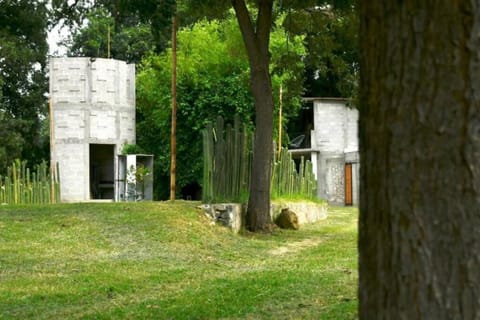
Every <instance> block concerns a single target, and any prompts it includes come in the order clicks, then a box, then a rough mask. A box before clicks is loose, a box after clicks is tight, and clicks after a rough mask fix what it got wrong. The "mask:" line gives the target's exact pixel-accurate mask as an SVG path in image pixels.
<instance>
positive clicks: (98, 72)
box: [50, 58, 135, 201]
mask: <svg viewBox="0 0 480 320" xmlns="http://www.w3.org/2000/svg"><path fill="white" fill-rule="evenodd" d="M50 97H51V103H52V110H53V112H52V121H53V134H52V136H53V145H52V147H51V159H52V161H53V162H57V163H59V167H60V180H61V197H62V200H63V201H85V200H89V199H90V164H89V162H90V155H89V152H90V151H89V150H90V149H89V146H90V144H105V145H114V146H115V148H114V150H115V152H114V153H115V155H116V154H117V153H119V152H120V149H121V146H122V145H123V144H124V143H129V144H133V143H135V65H127V64H126V63H125V62H123V61H118V60H113V59H98V58H97V59H90V58H51V59H50ZM115 155H114V156H115ZM114 159H116V157H114ZM115 165H116V164H115Z"/></svg>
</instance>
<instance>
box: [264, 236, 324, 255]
mask: <svg viewBox="0 0 480 320" xmlns="http://www.w3.org/2000/svg"><path fill="white" fill-rule="evenodd" d="M320 243H322V239H304V240H301V241H295V242H291V243H289V244H287V245H285V246H281V247H278V248H274V249H272V250H270V251H269V254H271V255H274V256H281V255H284V254H289V253H297V252H299V251H303V250H305V249H308V248H312V247H315V246H318V245H319V244H320Z"/></svg>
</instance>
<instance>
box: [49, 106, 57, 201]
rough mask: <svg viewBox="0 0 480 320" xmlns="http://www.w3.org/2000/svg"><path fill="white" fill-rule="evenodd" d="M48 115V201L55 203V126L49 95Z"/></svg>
mask: <svg viewBox="0 0 480 320" xmlns="http://www.w3.org/2000/svg"><path fill="white" fill-rule="evenodd" d="M48 111H49V115H50V203H55V192H54V191H55V131H54V129H55V127H54V124H53V103H52V98H51V97H50V99H49V101H48Z"/></svg>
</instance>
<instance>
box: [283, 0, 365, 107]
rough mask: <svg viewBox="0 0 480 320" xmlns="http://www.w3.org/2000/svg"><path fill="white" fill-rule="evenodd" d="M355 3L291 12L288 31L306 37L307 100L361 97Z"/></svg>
mask: <svg viewBox="0 0 480 320" xmlns="http://www.w3.org/2000/svg"><path fill="white" fill-rule="evenodd" d="M349 2H350V3H349ZM351 2H352V1H344V2H342V3H341V5H339V3H337V4H336V6H331V7H324V9H318V10H311V8H309V7H307V6H304V7H297V8H295V9H289V10H288V11H287V12H288V13H287V15H286V18H285V19H284V22H283V26H284V28H285V29H286V30H287V31H288V32H289V33H290V34H292V35H302V36H304V37H305V38H304V39H305V46H306V48H307V52H308V55H307V57H306V59H305V83H304V84H305V95H306V96H309V97H343V98H352V97H355V96H356V95H357V83H358V72H359V70H358V68H359V67H358V44H357V42H358V40H357V24H358V21H357V20H358V19H357V14H356V11H355V7H354V6H353V4H352V3H351ZM327 8H328V9H327Z"/></svg>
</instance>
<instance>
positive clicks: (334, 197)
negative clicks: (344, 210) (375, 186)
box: [311, 98, 360, 205]
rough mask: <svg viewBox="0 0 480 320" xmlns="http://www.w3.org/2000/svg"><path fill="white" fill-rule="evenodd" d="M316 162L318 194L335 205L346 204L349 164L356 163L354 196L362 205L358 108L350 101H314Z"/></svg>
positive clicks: (313, 149)
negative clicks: (359, 197) (350, 104)
mask: <svg viewBox="0 0 480 320" xmlns="http://www.w3.org/2000/svg"><path fill="white" fill-rule="evenodd" d="M313 108H314V109H313V112H314V114H313V117H314V130H312V132H311V137H312V147H311V149H312V161H315V164H314V170H316V176H317V183H318V185H317V186H318V188H317V191H318V196H319V197H320V198H322V199H326V200H328V201H329V202H330V203H333V204H341V205H343V204H344V203H345V164H346V163H350V164H352V198H353V204H354V205H357V204H358V194H359V183H358V178H359V167H360V161H359V157H358V150H359V149H358V110H357V109H354V108H348V107H347V106H346V100H344V99H336V98H331V99H329V98H319V99H316V100H314V104H313Z"/></svg>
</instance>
